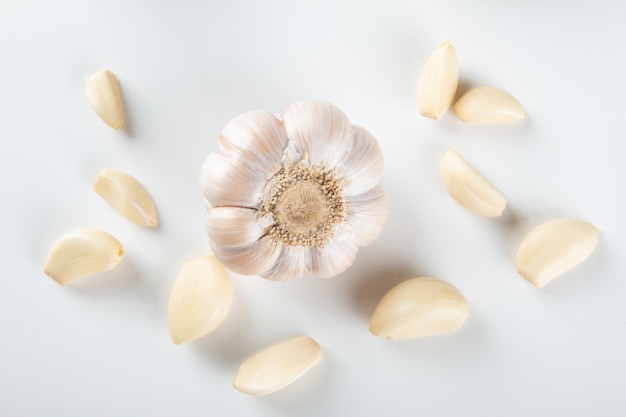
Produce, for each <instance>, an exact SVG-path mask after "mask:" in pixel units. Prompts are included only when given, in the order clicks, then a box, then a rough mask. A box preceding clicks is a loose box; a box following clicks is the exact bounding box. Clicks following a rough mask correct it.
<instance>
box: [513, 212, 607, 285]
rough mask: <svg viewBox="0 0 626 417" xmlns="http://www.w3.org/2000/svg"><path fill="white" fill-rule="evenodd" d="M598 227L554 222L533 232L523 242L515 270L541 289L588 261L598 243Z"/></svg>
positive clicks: (561, 220)
mask: <svg viewBox="0 0 626 417" xmlns="http://www.w3.org/2000/svg"><path fill="white" fill-rule="evenodd" d="M598 235H599V232H598V228H597V227H595V226H593V225H592V224H590V223H587V222H585V221H582V220H578V219H554V220H550V221H547V222H545V223H542V224H540V225H539V226H537V227H535V228H534V229H532V230H531V231H530V232H529V233H528V234H527V235H526V237H524V239H523V240H522V241H521V243H520V245H519V248H518V250H517V255H516V257H515V267H516V268H517V271H518V272H519V273H520V275H522V276H523V277H524V278H525V279H526V280H528V281H529V282H530V283H532V284H533V285H535V286H536V287H537V288H541V287H543V286H544V285H546V284H547V283H549V282H550V281H552V280H553V279H554V278H556V277H557V276H559V275H561V274H562V273H564V272H566V271H568V270H570V269H572V268H574V267H575V266H576V265H578V264H580V263H581V262H582V261H584V260H585V259H587V257H588V256H589V255H591V253H592V252H593V250H594V249H595V247H596V245H597V243H598Z"/></svg>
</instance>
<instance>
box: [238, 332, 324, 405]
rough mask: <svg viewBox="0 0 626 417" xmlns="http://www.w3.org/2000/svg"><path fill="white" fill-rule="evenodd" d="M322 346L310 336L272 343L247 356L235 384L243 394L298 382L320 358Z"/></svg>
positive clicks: (270, 389) (280, 387)
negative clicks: (272, 344)
mask: <svg viewBox="0 0 626 417" xmlns="http://www.w3.org/2000/svg"><path fill="white" fill-rule="evenodd" d="M322 357H323V354H322V349H321V348H320V346H319V345H318V344H317V342H316V341H315V340H313V339H311V338H310V337H308V336H300V337H296V338H294V339H290V340H287V341H285V342H282V343H279V344H277V345H274V346H271V347H269V348H267V349H265V350H263V351H261V352H259V353H257V354H255V355H253V356H251V357H250V358H248V359H246V360H245V361H244V362H243V363H242V364H241V366H240V367H239V371H238V372H237V376H236V377H235V381H234V382H233V386H234V387H235V388H236V389H238V390H239V391H241V392H243V393H244V394H248V395H268V394H272V393H274V392H276V391H278V390H280V389H282V388H285V387H286V386H288V385H289V384H291V383H293V382H295V381H296V380H297V379H298V378H300V377H301V376H302V375H304V374H305V373H306V372H307V371H308V370H309V369H311V368H312V367H313V366H315V365H317V364H318V363H320V362H321V360H322Z"/></svg>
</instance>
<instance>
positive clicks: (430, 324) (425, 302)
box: [370, 278, 469, 339]
mask: <svg viewBox="0 0 626 417" xmlns="http://www.w3.org/2000/svg"><path fill="white" fill-rule="evenodd" d="M468 316H469V305H468V304H467V301H466V300H465V297H463V294H461V292H460V291H459V290H458V289H457V288H456V287H454V286H453V285H451V284H449V283H447V282H445V281H442V280H439V279H436V278H413V279H410V280H407V281H404V282H401V283H400V284H398V285H396V286H395V287H393V288H392V289H391V290H390V291H389V292H388V293H387V294H385V296H384V297H383V298H382V299H381V300H380V302H379V303H378V306H376V309H375V310H374V313H373V314H372V317H371V319H370V332H371V333H372V334H373V335H375V336H380V337H385V338H387V339H408V338H413V337H419V336H427V335H433V334H439V333H449V332H453V331H455V330H457V329H459V328H460V327H461V326H463V324H464V323H465V321H466V320H467V317H468Z"/></svg>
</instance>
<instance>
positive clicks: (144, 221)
mask: <svg viewBox="0 0 626 417" xmlns="http://www.w3.org/2000/svg"><path fill="white" fill-rule="evenodd" d="M93 189H94V191H95V192H96V193H98V194H100V196H102V198H104V199H105V200H106V201H108V202H109V203H110V204H111V205H112V206H113V207H115V208H116V209H117V210H118V211H119V212H120V213H121V214H122V215H123V216H124V217H126V218H127V219H129V220H131V221H133V222H135V223H137V224H140V225H142V226H147V227H157V226H158V224H159V221H158V218H157V211H156V208H155V206H154V202H153V201H152V197H150V194H149V193H148V191H147V190H146V189H145V188H144V186H143V185H141V184H140V183H139V181H137V180H136V179H135V178H134V177H132V176H131V175H129V174H127V173H125V172H122V171H116V170H114V169H103V170H102V171H100V172H99V173H98V176H97V177H96V180H95V181H94V184H93Z"/></svg>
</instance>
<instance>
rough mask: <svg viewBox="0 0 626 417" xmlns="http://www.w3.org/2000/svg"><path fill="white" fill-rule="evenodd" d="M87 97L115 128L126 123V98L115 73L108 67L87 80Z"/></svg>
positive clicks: (102, 116)
mask: <svg viewBox="0 0 626 417" xmlns="http://www.w3.org/2000/svg"><path fill="white" fill-rule="evenodd" d="M85 89H86V91H87V99H88V100H89V104H90V105H91V108H92V109H94V111H95V112H96V113H97V114H98V116H100V118H101V119H102V120H103V121H104V122H105V123H106V124H108V125H109V126H111V127H112V128H113V129H115V130H117V129H119V128H121V127H122V126H123V125H124V100H123V99H122V92H121V90H120V83H119V81H118V80H117V77H116V76H115V74H113V73H112V72H111V71H110V70H108V69H106V68H105V69H101V70H100V71H98V72H95V73H93V74H91V75H89V76H88V77H87V79H86V80H85Z"/></svg>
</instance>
